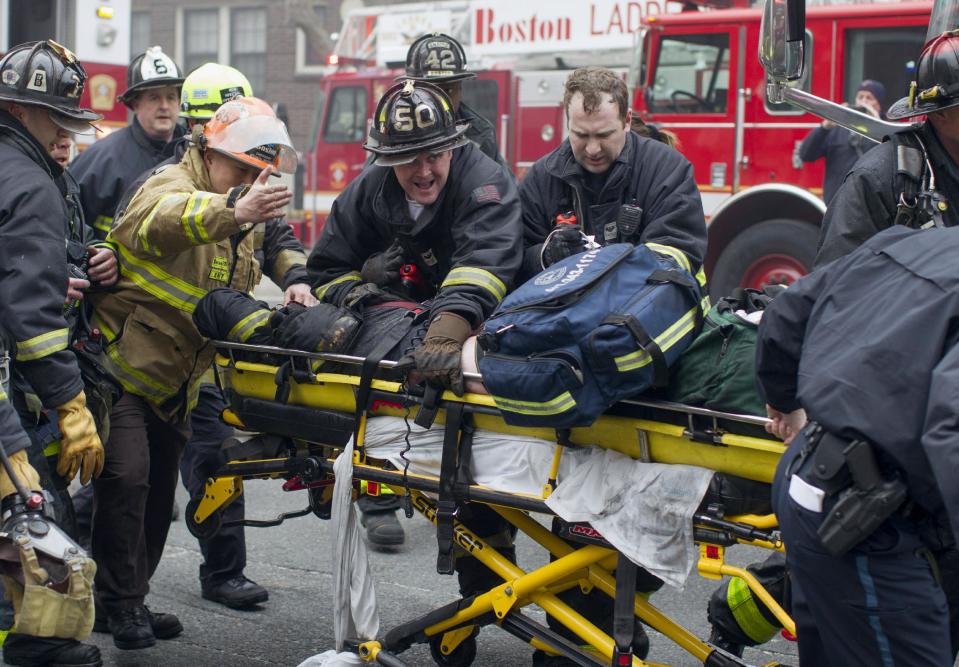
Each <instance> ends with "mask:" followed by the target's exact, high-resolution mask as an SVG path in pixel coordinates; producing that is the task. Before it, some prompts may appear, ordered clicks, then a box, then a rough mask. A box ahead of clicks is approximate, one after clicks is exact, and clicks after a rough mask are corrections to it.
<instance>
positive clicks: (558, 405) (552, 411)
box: [493, 391, 576, 415]
mask: <svg viewBox="0 0 959 667" xmlns="http://www.w3.org/2000/svg"><path fill="white" fill-rule="evenodd" d="M493 402H494V403H496V406H497V407H498V408H500V409H501V410H507V411H509V412H515V413H516V414H518V415H558V414H561V413H563V412H566V411H567V410H572V409H573V408H575V407H576V399H574V398H573V395H572V394H570V393H569V392H568V391H564V392H563V393H562V394H560V395H559V396H557V397H556V398H552V399H550V400H548V401H543V402H540V401H517V400H515V399H512V398H503V397H502V396H493Z"/></svg>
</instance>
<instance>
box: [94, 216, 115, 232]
mask: <svg viewBox="0 0 959 667" xmlns="http://www.w3.org/2000/svg"><path fill="white" fill-rule="evenodd" d="M112 227H113V218H112V217H110V216H109V215H98V216H97V217H96V219H94V221H93V228H94V229H99V230H100V231H101V232H106V233H108V234H109V233H110V229H111V228H112Z"/></svg>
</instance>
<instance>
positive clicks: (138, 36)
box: [130, 12, 153, 60]
mask: <svg viewBox="0 0 959 667" xmlns="http://www.w3.org/2000/svg"><path fill="white" fill-rule="evenodd" d="M151 46H153V45H152V44H150V12H133V14H131V16H130V60H133V59H134V58H135V57H136V56H138V55H140V54H141V53H144V52H146V50H147V49H149V48H150V47H151Z"/></svg>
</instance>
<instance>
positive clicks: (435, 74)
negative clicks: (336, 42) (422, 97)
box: [397, 33, 509, 169]
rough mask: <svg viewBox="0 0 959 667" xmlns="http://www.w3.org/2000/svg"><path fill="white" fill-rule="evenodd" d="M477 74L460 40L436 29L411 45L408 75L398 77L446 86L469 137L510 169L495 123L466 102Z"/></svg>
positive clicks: (456, 113) (455, 115)
mask: <svg viewBox="0 0 959 667" xmlns="http://www.w3.org/2000/svg"><path fill="white" fill-rule="evenodd" d="M475 78H476V73H475V72H471V71H469V67H468V66H467V64H466V52H465V51H463V47H462V46H461V45H460V43H459V42H458V41H456V40H455V39H453V38H452V37H450V36H449V35H443V34H440V33H432V34H429V35H423V36H422V37H420V38H419V39H417V40H416V41H415V42H413V43H412V44H411V45H410V48H409V51H407V52H406V75H405V76H401V77H397V80H398V81H401V80H404V79H412V80H413V81H425V82H427V83H432V84H435V85H437V86H439V87H440V88H442V89H443V92H445V93H446V94H447V95H449V98H450V102H452V105H453V116H454V117H455V118H456V120H457V121H458V122H461V123H469V128H468V129H467V130H466V138H467V139H469V140H470V141H472V142H474V143H475V144H476V145H477V146H479V147H480V150H481V151H483V152H484V153H486V155H488V156H489V157H491V158H492V159H494V160H496V161H497V162H499V163H500V164H501V165H503V167H504V168H506V169H509V165H508V164H507V162H506V160H505V159H503V156H502V155H501V154H500V152H499V144H498V143H497V142H496V131H495V130H494V129H493V125H492V124H491V123H490V122H489V120H487V119H486V118H484V117H483V116H481V115H480V114H479V113H478V112H477V111H476V110H475V109H473V108H471V107H470V106H468V105H467V104H466V103H465V102H463V82H464V81H466V80H468V79H475Z"/></svg>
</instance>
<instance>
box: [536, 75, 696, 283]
mask: <svg viewBox="0 0 959 667" xmlns="http://www.w3.org/2000/svg"><path fill="white" fill-rule="evenodd" d="M563 104H564V106H565V107H566V119H567V123H568V125H569V138H568V139H567V140H566V141H564V142H563V143H562V144H560V146H559V147H558V148H556V149H555V150H553V151H552V152H551V153H549V154H548V155H546V156H545V157H543V158H540V159H539V160H537V161H536V164H534V165H533V166H532V168H531V169H530V171H529V173H528V174H527V175H526V177H525V178H524V179H523V182H522V183H521V184H520V200H521V201H522V204H523V228H524V232H523V245H524V248H525V251H524V259H523V269H522V272H521V280H520V281H518V282H522V281H523V280H525V279H528V278H529V277H531V276H533V275H535V274H536V273H539V272H540V271H541V270H542V269H543V268H545V267H546V266H548V265H550V264H552V263H554V262H556V261H559V260H560V259H563V258H564V257H568V256H569V255H573V254H576V253H578V252H582V251H583V250H585V249H586V240H585V238H584V236H583V234H587V235H591V236H593V237H594V238H595V242H596V243H599V244H600V245H606V244H608V243H618V242H623V241H628V242H632V243H655V244H657V245H658V246H659V247H660V249H664V250H663V251H664V252H667V253H675V254H676V256H677V258H678V256H679V255H682V256H683V258H684V259H682V260H680V261H682V262H684V263H686V264H687V265H689V267H690V268H691V269H692V271H691V272H692V273H696V271H698V270H699V269H700V267H701V266H702V263H703V258H704V256H705V253H706V222H705V219H704V217H703V206H702V201H701V200H700V197H699V190H697V189H696V182H695V180H694V179H693V167H692V165H691V164H690V163H689V161H688V160H687V159H686V158H684V157H683V156H682V155H681V154H680V153H679V152H678V151H676V150H674V149H672V148H670V147H669V146H667V145H665V144H663V143H662V142H659V141H655V140H653V139H647V138H643V137H640V136H638V135H637V134H636V133H634V132H631V131H630V121H631V116H632V114H631V112H630V110H629V92H628V90H627V88H626V84H625V82H624V81H623V80H622V78H621V77H620V76H619V75H617V74H616V73H615V72H613V71H611V70H608V69H604V68H601V67H584V68H581V69H578V70H576V71H575V72H573V73H572V74H571V75H570V77H569V79H568V80H567V81H566V92H565V96H564V99H563ZM569 212H571V213H573V214H575V216H576V224H572V225H570V224H559V225H557V221H558V220H559V219H560V218H561V217H562V218H564V219H568V217H567V216H566V214H567V213H569Z"/></svg>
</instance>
